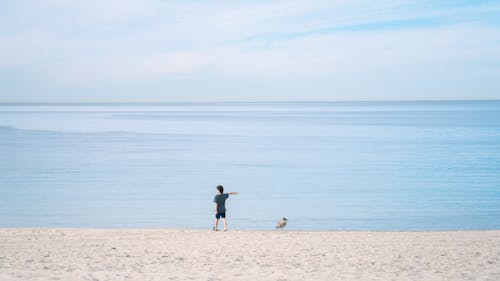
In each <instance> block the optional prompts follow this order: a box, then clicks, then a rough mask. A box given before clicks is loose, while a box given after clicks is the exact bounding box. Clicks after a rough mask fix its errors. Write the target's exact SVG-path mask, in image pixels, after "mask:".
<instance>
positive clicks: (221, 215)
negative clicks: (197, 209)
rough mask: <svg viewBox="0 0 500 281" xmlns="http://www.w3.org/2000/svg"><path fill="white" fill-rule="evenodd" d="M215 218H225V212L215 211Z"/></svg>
mask: <svg viewBox="0 0 500 281" xmlns="http://www.w3.org/2000/svg"><path fill="white" fill-rule="evenodd" d="M215 218H216V219H220V218H223V219H225V218H226V212H224V213H217V214H215Z"/></svg>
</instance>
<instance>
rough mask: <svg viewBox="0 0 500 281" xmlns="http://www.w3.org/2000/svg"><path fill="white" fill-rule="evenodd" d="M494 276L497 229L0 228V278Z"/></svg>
mask: <svg viewBox="0 0 500 281" xmlns="http://www.w3.org/2000/svg"><path fill="white" fill-rule="evenodd" d="M360 279H363V280H500V231H470V232H469V231H459V232H296V231H230V232H227V233H224V232H213V231H208V230H207V231H204V230H168V229H167V230H163V229H156V230H140V229H135V230H132V229H128V230H92V229H0V280H2V281H4V280H360Z"/></svg>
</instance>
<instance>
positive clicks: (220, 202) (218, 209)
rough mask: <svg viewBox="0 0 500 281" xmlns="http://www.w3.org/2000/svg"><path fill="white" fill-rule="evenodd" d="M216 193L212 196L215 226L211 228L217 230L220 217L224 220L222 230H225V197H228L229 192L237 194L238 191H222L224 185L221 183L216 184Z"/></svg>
mask: <svg viewBox="0 0 500 281" xmlns="http://www.w3.org/2000/svg"><path fill="white" fill-rule="evenodd" d="M217 191H218V194H217V195H215V197H214V203H215V226H214V228H213V230H215V231H218V229H217V226H218V225H219V219H220V218H222V219H223V220H224V231H227V222H226V199H227V198H228V197H229V194H234V195H236V194H238V192H228V193H224V187H222V185H219V186H217Z"/></svg>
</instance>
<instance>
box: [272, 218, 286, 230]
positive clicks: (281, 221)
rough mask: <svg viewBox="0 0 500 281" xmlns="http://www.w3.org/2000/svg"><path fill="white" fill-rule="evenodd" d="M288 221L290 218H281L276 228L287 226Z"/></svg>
mask: <svg viewBox="0 0 500 281" xmlns="http://www.w3.org/2000/svg"><path fill="white" fill-rule="evenodd" d="M287 221H288V220H287V219H286V218H282V219H280V221H279V222H278V224H277V225H276V227H275V228H281V229H283V228H285V226H286V222H287Z"/></svg>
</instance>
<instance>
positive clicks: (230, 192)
mask: <svg viewBox="0 0 500 281" xmlns="http://www.w3.org/2000/svg"><path fill="white" fill-rule="evenodd" d="M228 194H234V195H236V194H238V192H229V193H228Z"/></svg>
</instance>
